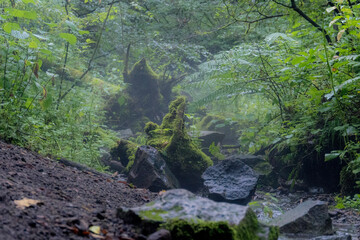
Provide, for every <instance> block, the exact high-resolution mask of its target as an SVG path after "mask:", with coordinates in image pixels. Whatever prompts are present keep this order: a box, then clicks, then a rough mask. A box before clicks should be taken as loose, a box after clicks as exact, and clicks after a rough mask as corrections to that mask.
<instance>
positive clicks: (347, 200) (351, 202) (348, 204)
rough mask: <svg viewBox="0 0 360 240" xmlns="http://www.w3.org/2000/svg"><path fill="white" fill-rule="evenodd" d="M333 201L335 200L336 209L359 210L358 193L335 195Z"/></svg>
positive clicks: (359, 199)
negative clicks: (343, 195)
mask: <svg viewBox="0 0 360 240" xmlns="http://www.w3.org/2000/svg"><path fill="white" fill-rule="evenodd" d="M335 202H336V205H335V208H337V209H347V208H351V209H355V210H356V211H358V212H360V194H355V195H354V197H350V196H345V197H340V196H336V197H335Z"/></svg>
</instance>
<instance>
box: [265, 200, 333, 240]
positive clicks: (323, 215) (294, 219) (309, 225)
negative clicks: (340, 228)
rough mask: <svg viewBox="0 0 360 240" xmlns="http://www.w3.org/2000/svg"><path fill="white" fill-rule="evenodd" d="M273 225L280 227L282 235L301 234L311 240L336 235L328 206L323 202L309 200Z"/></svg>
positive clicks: (285, 214) (277, 219)
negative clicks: (311, 238)
mask: <svg viewBox="0 0 360 240" xmlns="http://www.w3.org/2000/svg"><path fill="white" fill-rule="evenodd" d="M271 223H272V224H273V225H275V226H278V227H279V228H280V232H281V233H285V234H301V235H302V236H303V235H305V236H307V237H309V238H310V237H315V236H320V235H330V234H333V233H334V231H333V228H332V222H331V218H330V216H329V214H328V206H327V204H326V203H325V202H322V201H313V200H307V201H305V202H303V203H301V204H299V205H298V206H297V207H296V208H294V209H292V210H289V211H287V212H285V213H284V214H283V215H281V216H280V217H278V218H276V219H275V220H274V221H273V222H271Z"/></svg>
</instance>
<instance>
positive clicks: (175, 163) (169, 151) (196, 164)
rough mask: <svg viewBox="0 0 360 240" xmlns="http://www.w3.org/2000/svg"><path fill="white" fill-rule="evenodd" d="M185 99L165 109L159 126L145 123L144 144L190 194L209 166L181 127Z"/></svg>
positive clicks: (175, 101) (179, 99) (205, 157)
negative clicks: (157, 151)
mask: <svg viewBox="0 0 360 240" xmlns="http://www.w3.org/2000/svg"><path fill="white" fill-rule="evenodd" d="M185 107H186V99H185V97H178V98H177V99H175V100H174V101H173V102H171V104H170V106H169V113H168V114H166V115H165V117H164V118H163V121H162V124H161V125H160V126H158V125H157V124H155V123H152V122H150V123H147V124H146V127H145V132H146V134H147V135H148V141H147V144H148V145H151V146H153V147H155V148H157V149H158V150H159V151H160V152H161V153H162V155H163V157H164V159H165V161H166V163H167V164H168V166H169V168H170V170H171V171H172V172H173V173H174V175H175V176H176V177H177V178H178V180H179V182H180V184H181V186H182V187H184V188H187V189H190V190H194V189H196V188H198V187H199V186H200V185H201V174H202V173H203V172H204V171H205V170H206V169H207V168H208V167H209V166H211V165H212V164H213V163H212V161H211V159H210V158H209V157H208V156H206V155H205V154H204V153H203V152H202V151H201V150H200V149H199V148H198V147H197V146H196V145H195V144H194V143H193V142H192V140H191V138H190V137H189V136H188V134H187V132H186V129H185V125H184V115H185Z"/></svg>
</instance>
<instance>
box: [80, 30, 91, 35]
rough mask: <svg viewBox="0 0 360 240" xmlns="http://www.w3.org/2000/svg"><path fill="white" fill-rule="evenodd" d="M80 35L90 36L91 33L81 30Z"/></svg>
mask: <svg viewBox="0 0 360 240" xmlns="http://www.w3.org/2000/svg"><path fill="white" fill-rule="evenodd" d="M79 33H80V34H81V35H84V34H89V33H90V32H89V31H83V30H80V31H79Z"/></svg>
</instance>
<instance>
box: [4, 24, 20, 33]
mask: <svg viewBox="0 0 360 240" xmlns="http://www.w3.org/2000/svg"><path fill="white" fill-rule="evenodd" d="M2 28H3V29H4V31H5V32H7V33H11V31H12V30H20V26H19V24H17V23H11V22H6V23H4V24H3V25H2Z"/></svg>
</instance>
